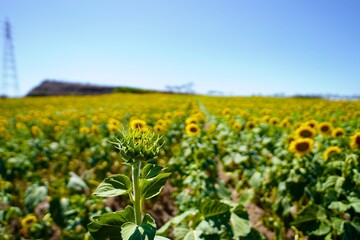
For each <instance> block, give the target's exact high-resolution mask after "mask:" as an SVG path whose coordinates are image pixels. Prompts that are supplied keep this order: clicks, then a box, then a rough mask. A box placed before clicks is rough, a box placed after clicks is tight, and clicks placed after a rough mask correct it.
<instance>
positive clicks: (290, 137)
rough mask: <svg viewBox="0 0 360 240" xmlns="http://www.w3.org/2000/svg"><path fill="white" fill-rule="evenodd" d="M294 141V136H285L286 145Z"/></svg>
mask: <svg viewBox="0 0 360 240" xmlns="http://www.w3.org/2000/svg"><path fill="white" fill-rule="evenodd" d="M294 140H295V136H294V135H292V134H289V135H287V136H286V142H287V143H288V144H290V143H291V142H292V141H294Z"/></svg>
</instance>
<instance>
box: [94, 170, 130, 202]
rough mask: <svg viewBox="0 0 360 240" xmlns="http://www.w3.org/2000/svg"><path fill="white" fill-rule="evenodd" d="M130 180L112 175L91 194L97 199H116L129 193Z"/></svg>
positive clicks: (120, 175)
mask: <svg viewBox="0 0 360 240" xmlns="http://www.w3.org/2000/svg"><path fill="white" fill-rule="evenodd" d="M131 189H132V185H131V181H130V179H129V178H128V177H127V176H126V175H124V174H118V175H113V176H110V177H108V178H105V180H104V181H103V182H101V183H100V185H99V186H98V187H97V188H96V190H95V192H94V193H93V194H94V195H96V196H99V197H116V196H120V195H124V194H127V193H129V192H130V191H131Z"/></svg>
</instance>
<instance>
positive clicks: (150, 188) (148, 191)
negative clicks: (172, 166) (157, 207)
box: [141, 173, 171, 199]
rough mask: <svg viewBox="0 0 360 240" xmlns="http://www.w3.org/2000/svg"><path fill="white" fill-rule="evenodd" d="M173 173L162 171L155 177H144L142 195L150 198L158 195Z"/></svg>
mask: <svg viewBox="0 0 360 240" xmlns="http://www.w3.org/2000/svg"><path fill="white" fill-rule="evenodd" d="M170 174H171V173H160V174H159V175H157V176H156V177H154V178H150V179H142V189H141V196H142V197H143V198H145V199H149V198H152V197H155V196H156V195H158V194H159V193H160V191H161V189H162V188H163V187H164V185H165V183H166V180H167V179H168V177H169V176H170Z"/></svg>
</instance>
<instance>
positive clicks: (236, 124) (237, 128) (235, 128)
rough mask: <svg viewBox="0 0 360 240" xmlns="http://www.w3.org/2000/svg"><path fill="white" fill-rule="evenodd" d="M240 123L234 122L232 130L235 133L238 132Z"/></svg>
mask: <svg viewBox="0 0 360 240" xmlns="http://www.w3.org/2000/svg"><path fill="white" fill-rule="evenodd" d="M241 127H242V126H241V123H239V122H236V121H235V122H234V123H233V124H232V128H233V129H234V130H235V131H236V132H239V131H240V130H241Z"/></svg>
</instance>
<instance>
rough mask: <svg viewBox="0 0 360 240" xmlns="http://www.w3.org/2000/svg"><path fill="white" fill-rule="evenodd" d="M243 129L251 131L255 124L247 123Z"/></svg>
mask: <svg viewBox="0 0 360 240" xmlns="http://www.w3.org/2000/svg"><path fill="white" fill-rule="evenodd" d="M245 127H246V128H247V129H253V128H254V127H255V122H253V121H247V122H246V124H245Z"/></svg>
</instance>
